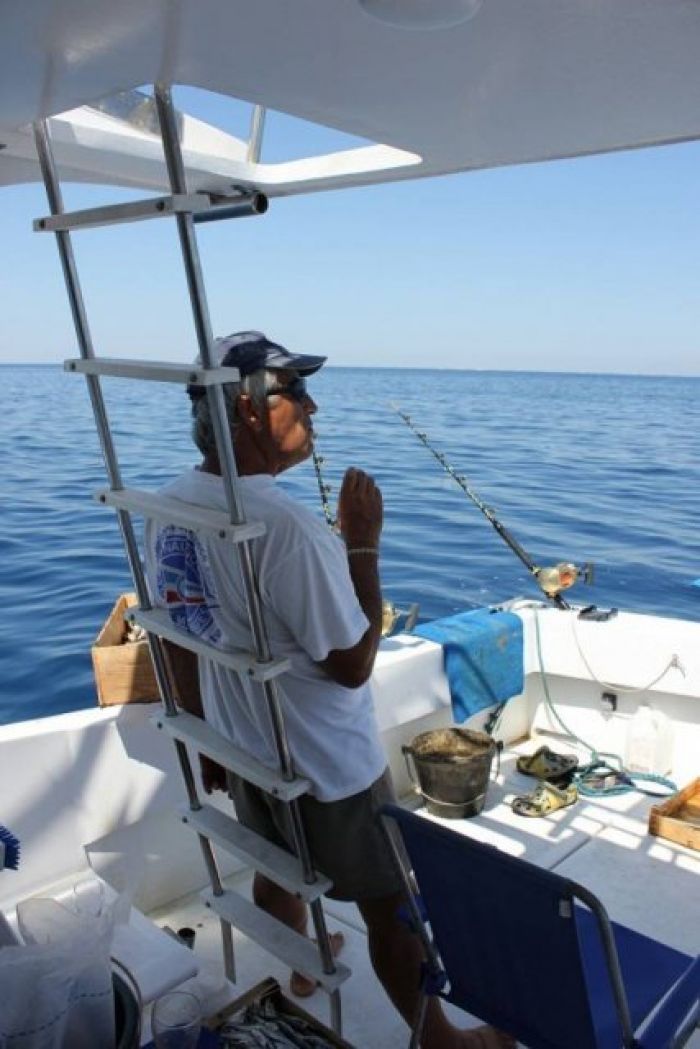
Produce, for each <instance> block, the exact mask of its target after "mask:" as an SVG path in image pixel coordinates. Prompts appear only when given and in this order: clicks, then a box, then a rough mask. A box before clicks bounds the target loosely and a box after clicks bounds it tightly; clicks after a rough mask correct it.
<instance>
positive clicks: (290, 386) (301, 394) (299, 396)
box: [265, 375, 309, 401]
mask: <svg viewBox="0 0 700 1049" xmlns="http://www.w3.org/2000/svg"><path fill="white" fill-rule="evenodd" d="M279 394H286V395H287V396H288V397H291V398H292V400H295V401H304V400H306V398H307V397H308V396H309V393H308V391H307V389H306V379H304V378H302V376H301V375H297V376H296V377H295V378H294V379H292V380H291V382H288V383H287V384H286V385H285V386H273V388H272V389H271V390H268V391H267V393H266V394H265V396H266V397H272V396H278V395H279Z"/></svg>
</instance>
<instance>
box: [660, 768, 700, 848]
mask: <svg viewBox="0 0 700 1049" xmlns="http://www.w3.org/2000/svg"><path fill="white" fill-rule="evenodd" d="M649 833H650V834H656V835H657V836H658V837H659V838H668V840H669V841H675V842H676V843H677V844H678V845H685V846H686V847H687V848H689V849H697V850H698V851H699V852H700V777H698V779H694V780H693V781H692V783H689V784H688V786H687V787H684V788H683V790H681V791H679V792H678V794H674V795H673V797H672V798H669V799H668V801H665V802H664V803H663V804H662V805H654V806H652V809H651V811H650V813H649Z"/></svg>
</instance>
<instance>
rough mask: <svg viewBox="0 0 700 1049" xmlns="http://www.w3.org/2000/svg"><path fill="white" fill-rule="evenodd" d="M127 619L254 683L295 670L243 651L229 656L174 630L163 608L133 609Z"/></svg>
mask: <svg viewBox="0 0 700 1049" xmlns="http://www.w3.org/2000/svg"><path fill="white" fill-rule="evenodd" d="M124 618H125V619H128V621H129V622H130V623H138V625H139V626H142V627H143V629H144V630H147V631H148V633H149V634H155V635H156V636H157V637H164V638H166V639H167V640H168V641H172V643H173V644H174V645H179V646H180V647H181V648H186V649H187V650H188V651H189V652H196V653H197V655H198V656H204V658H205V659H211V660H213V661H214V662H215V663H221V665H222V666H225V667H231V669H232V670H235V671H236V672H237V673H239V674H244V675H245V676H246V677H250V678H252V679H253V680H254V681H270V680H271V679H272V678H275V677H279V676H280V674H284V673H285V671H287V670H289V668H290V666H291V663H290V661H289V660H288V659H271V660H269V661H268V662H266V663H261V662H260V661H259V660H257V659H256V658H255V656H253V655H251V653H250V652H244V651H242V650H239V651H237V652H230V651H229V652H227V651H225V650H224V649H221V648H216V647H215V646H214V645H209V644H207V642H206V641H199V640H198V639H197V638H196V637H194V635H192V634H188V633H187V632H186V631H185V630H179V629H178V628H177V627H176V626H174V625H173V621H172V619H171V618H170V615H169V613H168V612H166V611H165V610H164V609H162V608H150V609H149V610H148V611H144V610H143V609H142V608H129V609H128V611H127V612H125V614H124Z"/></svg>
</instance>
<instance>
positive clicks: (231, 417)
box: [192, 368, 278, 455]
mask: <svg viewBox="0 0 700 1049" xmlns="http://www.w3.org/2000/svg"><path fill="white" fill-rule="evenodd" d="M277 379H278V372H277V371H273V370H272V369H271V368H260V369H258V371H255V372H252V373H251V374H250V375H245V376H243V378H242V379H241V381H240V382H229V383H225V385H223V386H222V387H221V389H222V391H223V394H224V405H225V407H226V418H227V419H228V424H229V427H230V428H231V434H232V436H233V437H235V434H236V429H237V428H238V424H239V419H238V412H237V410H236V403H237V400H238V396H239V394H241V393H247V394H248V396H249V397H250V399H251V400H252V402H253V404H254V405H255V406H256V407H257V408H258V409H260V410H262V409H263V408H264V407H265V406H266V403H267V394H268V391H269V390H272V389H274V387H275V386H276V385H277ZM192 440H193V441H194V443H195V444H196V445H197V447H198V448H199V450H200V452H201V453H202V455H208V454H209V453H210V452H215V451H216V437H215V435H214V426H213V424H212V420H211V412H210V410H209V398H208V397H207V396H206V395H205V396H203V397H197V399H196V400H194V401H193V402H192Z"/></svg>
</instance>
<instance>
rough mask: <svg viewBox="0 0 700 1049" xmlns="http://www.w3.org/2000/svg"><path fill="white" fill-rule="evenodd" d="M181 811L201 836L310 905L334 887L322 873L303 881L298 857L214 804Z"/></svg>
mask: <svg viewBox="0 0 700 1049" xmlns="http://www.w3.org/2000/svg"><path fill="white" fill-rule="evenodd" d="M178 812H179V813H180V815H181V816H182V821H183V823H186V824H187V825H188V826H189V827H192V828H193V829H194V830H196V831H197V833H198V834H203V835H204V837H205V838H209V839H210V840H211V841H213V842H216V844H217V845H220V846H221V848H223V849H225V850H226V851H227V852H230V853H232V854H233V855H234V856H237V857H238V858H239V859H241V860H243V862H244V863H246V864H247V865H248V866H249V867H253V869H254V870H256V871H260V873H261V874H265V875H266V876H267V877H268V878H270V879H271V880H272V881H274V883H275V884H276V885H281V887H282V888H283V889H286V890H287V891H288V892H291V893H293V894H294V895H295V896H298V897H299V898H300V899H302V900H305V901H306V902H307V903H309V902H311V900H317V899H318V898H319V897H320V896H322V895H323V894H324V892H328V890H329V889H330V888H331V887H332V885H333V882H332V881H330V880H329V879H328V878H326V877H325V875H323V874H319V873H317V874H316V881H315V882H311V883H309V882H306V881H304V872H303V869H302V866H301V863H300V861H299V859H298V858H297V857H296V856H293V855H291V853H289V852H285V850H284V849H281V848H279V846H278V845H273V844H272V842H270V841H266V839H265V838H262V837H261V836H260V835H259V834H256V833H255V832H254V831H252V830H249V829H248V828H247V827H244V826H243V824H241V823H239V822H238V820H235V819H233V818H232V817H231V816H227V815H226V814H225V813H224V812H220V811H219V809H215V808H213V806H211V805H203V806H202V808H201V809H190V808H188V807H187V806H186V805H183V806H181V807H180V808H179V809H178Z"/></svg>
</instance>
